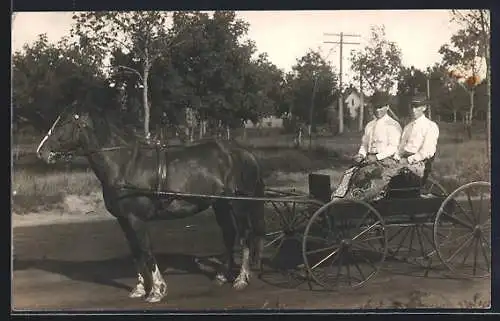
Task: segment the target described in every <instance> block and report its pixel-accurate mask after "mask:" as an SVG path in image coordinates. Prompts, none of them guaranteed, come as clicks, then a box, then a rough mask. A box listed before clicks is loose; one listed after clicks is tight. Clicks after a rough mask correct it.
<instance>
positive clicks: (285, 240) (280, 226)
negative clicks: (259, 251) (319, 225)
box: [261, 200, 322, 287]
mask: <svg viewBox="0 0 500 321" xmlns="http://www.w3.org/2000/svg"><path fill="white" fill-rule="evenodd" d="M269 204H270V205H271V206H272V209H273V211H272V214H267V215H266V230H267V233H266V239H265V242H264V257H265V260H264V263H266V264H267V265H268V266H270V267H271V268H272V269H273V271H278V272H280V274H281V276H280V277H279V280H275V278H276V275H275V276H273V278H274V280H273V281H272V282H279V283H281V284H287V287H293V286H295V285H297V284H298V283H299V282H298V281H304V280H305V277H304V275H305V274H304V273H302V272H301V267H303V261H302V254H301V253H302V248H301V241H302V236H303V235H304V230H305V227H306V225H307V222H308V221H309V219H310V218H311V216H312V215H313V214H314V212H315V211H316V210H317V209H319V208H320V207H321V205H322V204H321V203H319V202H315V201H312V200H311V202H294V201H292V200H290V201H280V202H274V201H270V202H269ZM262 274H263V273H262ZM262 274H261V277H262ZM297 278H299V279H301V280H298V279H297Z"/></svg>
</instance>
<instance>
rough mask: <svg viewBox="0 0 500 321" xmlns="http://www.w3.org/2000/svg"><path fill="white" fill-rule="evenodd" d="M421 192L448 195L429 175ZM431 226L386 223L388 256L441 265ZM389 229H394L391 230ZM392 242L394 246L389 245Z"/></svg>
mask: <svg viewBox="0 0 500 321" xmlns="http://www.w3.org/2000/svg"><path fill="white" fill-rule="evenodd" d="M422 194H424V195H429V194H432V195H433V196H437V197H447V196H448V195H449V193H448V192H447V191H446V189H445V188H444V187H443V186H442V185H441V184H439V182H437V181H436V180H435V179H433V178H432V177H429V178H428V179H427V182H426V183H425V185H424V186H423V187H422ZM436 214H437V213H436ZM433 227H434V222H420V223H416V224H411V223H408V224H397V225H395V224H389V225H387V229H388V240H387V243H388V244H389V250H388V257H390V258H393V259H396V260H401V261H405V262H406V263H410V264H416V265H418V266H422V267H425V268H431V267H437V266H439V265H442V263H441V261H440V260H439V259H438V257H437V251H436V250H435V247H434V239H433V232H434V229H433ZM391 229H396V230H395V231H394V232H392V231H391ZM392 244H394V246H391V245H392Z"/></svg>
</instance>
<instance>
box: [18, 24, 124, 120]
mask: <svg viewBox="0 0 500 321" xmlns="http://www.w3.org/2000/svg"><path fill="white" fill-rule="evenodd" d="M95 54H96V52H93V51H91V50H88V48H85V47H82V46H81V45H80V44H78V43H72V42H69V41H68V39H62V40H61V41H60V42H59V43H57V44H51V43H49V42H48V40H47V36H46V35H45V34H41V35H39V37H38V40H37V41H35V42H34V43H33V44H32V45H25V46H24V47H23V49H22V50H21V51H19V52H16V53H15V54H14V56H13V63H12V64H13V70H12V71H13V81H12V89H13V116H14V124H15V125H24V124H30V125H32V126H33V127H34V128H35V129H38V130H47V129H48V127H49V126H50V125H51V124H52V122H53V121H54V119H55V118H56V117H57V115H58V114H60V113H61V111H62V109H63V108H65V107H66V106H68V105H70V104H72V103H73V102H75V101H77V102H79V103H80V104H83V105H85V106H108V107H111V106H113V103H114V101H113V99H114V97H115V91H114V90H113V89H112V88H110V87H109V83H108V82H107V80H106V79H105V77H104V75H103V74H102V72H100V66H99V64H98V63H96V61H95V60H94V59H93V57H92V56H95Z"/></svg>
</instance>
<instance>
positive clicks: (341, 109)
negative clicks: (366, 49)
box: [324, 32, 361, 134]
mask: <svg viewBox="0 0 500 321" xmlns="http://www.w3.org/2000/svg"><path fill="white" fill-rule="evenodd" d="M324 35H325V36H336V37H340V41H324V43H331V44H339V45H340V63H339V67H340V75H339V82H340V84H339V85H340V95H339V133H340V134H342V133H343V132H344V101H343V99H342V50H343V47H344V45H359V44H360V43H359V42H345V41H344V37H361V35H353V34H346V33H343V32H341V33H340V34H338V33H325V34H324Z"/></svg>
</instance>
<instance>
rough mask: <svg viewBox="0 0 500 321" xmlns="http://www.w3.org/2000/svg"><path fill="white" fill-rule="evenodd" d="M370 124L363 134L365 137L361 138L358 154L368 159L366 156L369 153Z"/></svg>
mask: <svg viewBox="0 0 500 321" xmlns="http://www.w3.org/2000/svg"><path fill="white" fill-rule="evenodd" d="M368 127H369V123H368V124H367V125H366V127H365V131H364V133H363V137H362V138H361V146H360V147H359V151H358V154H359V155H361V156H363V157H366V154H367V152H368V140H369V139H370V137H369V133H370V131H369V130H368Z"/></svg>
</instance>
